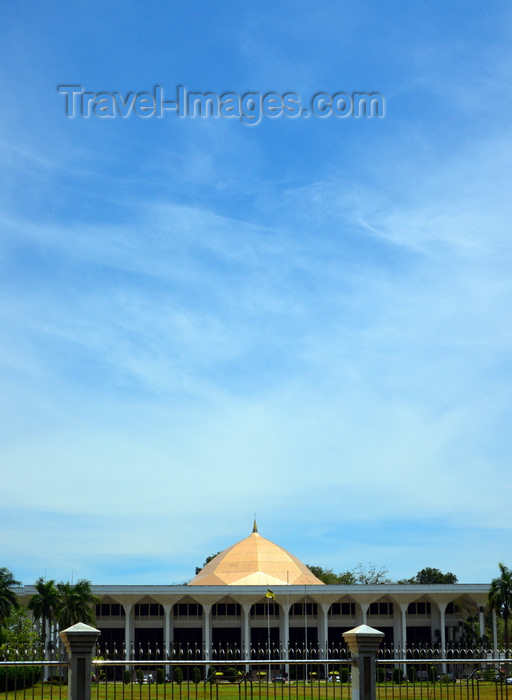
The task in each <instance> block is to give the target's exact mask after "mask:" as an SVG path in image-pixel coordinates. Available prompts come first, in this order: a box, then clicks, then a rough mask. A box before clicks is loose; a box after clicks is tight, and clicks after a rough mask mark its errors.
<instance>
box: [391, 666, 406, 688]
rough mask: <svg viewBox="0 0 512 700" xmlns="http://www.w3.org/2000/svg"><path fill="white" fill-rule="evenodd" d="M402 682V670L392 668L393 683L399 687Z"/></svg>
mask: <svg viewBox="0 0 512 700" xmlns="http://www.w3.org/2000/svg"><path fill="white" fill-rule="evenodd" d="M403 681H404V672H403V671H402V669H401V668H394V669H393V683H396V684H397V685H400V683H403Z"/></svg>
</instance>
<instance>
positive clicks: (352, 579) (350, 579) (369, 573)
mask: <svg viewBox="0 0 512 700" xmlns="http://www.w3.org/2000/svg"><path fill="white" fill-rule="evenodd" d="M306 566H307V567H308V569H309V570H310V571H311V573H313V574H314V575H315V576H316V577H317V578H319V579H320V581H323V582H324V583H326V584H328V585H329V584H345V585H349V586H350V585H352V586H353V585H355V584H361V585H375V584H383V583H392V581H391V580H390V579H389V578H388V570H387V569H386V568H385V567H380V568H379V567H377V566H376V565H375V564H372V563H368V564H367V565H366V566H363V564H358V565H357V566H356V567H355V568H354V569H352V570H349V571H342V572H341V573H339V574H335V573H334V571H333V570H332V569H324V568H323V567H321V566H317V565H314V564H313V565H309V564H307V565H306Z"/></svg>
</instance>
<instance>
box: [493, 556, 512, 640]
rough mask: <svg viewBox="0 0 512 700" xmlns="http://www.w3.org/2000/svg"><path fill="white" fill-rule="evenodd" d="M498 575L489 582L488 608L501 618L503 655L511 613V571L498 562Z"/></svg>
mask: <svg viewBox="0 0 512 700" xmlns="http://www.w3.org/2000/svg"><path fill="white" fill-rule="evenodd" d="M498 566H499V567H500V575H499V576H498V577H497V578H494V579H493V580H492V581H491V586H490V588H489V608H490V610H495V611H496V613H497V614H498V615H499V616H500V617H502V618H503V627H504V641H505V653H507V650H508V621H509V619H510V615H511V613H512V571H511V570H510V569H507V567H506V566H505V564H504V563H503V562H499V563H498Z"/></svg>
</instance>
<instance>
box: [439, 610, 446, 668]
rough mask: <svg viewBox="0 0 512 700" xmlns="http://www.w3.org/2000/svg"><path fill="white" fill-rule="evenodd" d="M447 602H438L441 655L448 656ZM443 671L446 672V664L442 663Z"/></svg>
mask: <svg viewBox="0 0 512 700" xmlns="http://www.w3.org/2000/svg"><path fill="white" fill-rule="evenodd" d="M446 605H447V603H438V604H437V606H438V608H439V629H440V631H441V656H442V657H446V618H445V610H446ZM441 673H446V664H442V665H441Z"/></svg>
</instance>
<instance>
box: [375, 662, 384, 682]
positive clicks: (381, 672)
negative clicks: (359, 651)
mask: <svg viewBox="0 0 512 700" xmlns="http://www.w3.org/2000/svg"><path fill="white" fill-rule="evenodd" d="M385 680H386V669H385V668H383V667H382V666H377V683H384V681H385Z"/></svg>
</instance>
